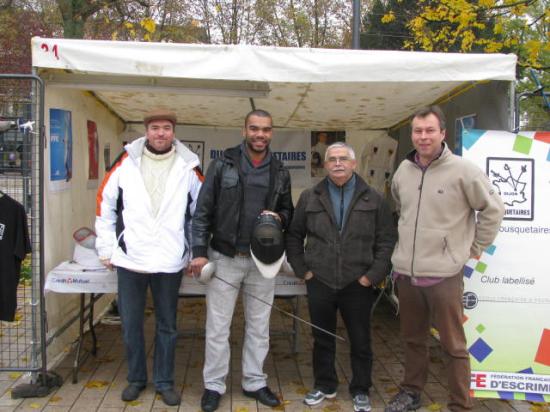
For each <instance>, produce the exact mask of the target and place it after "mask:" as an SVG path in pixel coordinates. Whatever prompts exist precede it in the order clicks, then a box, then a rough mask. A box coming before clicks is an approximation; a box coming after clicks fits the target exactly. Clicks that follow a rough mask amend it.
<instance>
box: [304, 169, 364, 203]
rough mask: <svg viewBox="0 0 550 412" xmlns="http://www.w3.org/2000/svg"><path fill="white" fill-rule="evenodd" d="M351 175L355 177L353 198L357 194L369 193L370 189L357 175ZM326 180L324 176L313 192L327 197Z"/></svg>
mask: <svg viewBox="0 0 550 412" xmlns="http://www.w3.org/2000/svg"><path fill="white" fill-rule="evenodd" d="M353 174H354V175H355V192H354V195H353V197H354V198H355V196H356V195H357V194H362V193H363V192H366V191H370V190H371V187H370V186H369V185H368V184H367V182H365V181H364V180H363V179H362V178H361V176H359V175H358V174H357V173H355V172H354V173H353ZM327 180H328V176H326V177H325V178H324V179H323V180H321V181H320V182H319V183H317V184H316V185H315V186H313V191H314V192H315V193H316V194H318V195H325V196H329V193H328V188H327V183H328V182H327Z"/></svg>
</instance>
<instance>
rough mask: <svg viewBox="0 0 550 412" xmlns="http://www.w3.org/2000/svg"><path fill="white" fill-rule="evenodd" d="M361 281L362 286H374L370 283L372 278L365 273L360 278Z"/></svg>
mask: <svg viewBox="0 0 550 412" xmlns="http://www.w3.org/2000/svg"><path fill="white" fill-rule="evenodd" d="M359 283H360V284H361V286H364V287H366V288H368V287H369V286H372V283H370V280H369V278H368V277H367V276H366V275H363V276H361V277H360V278H359Z"/></svg>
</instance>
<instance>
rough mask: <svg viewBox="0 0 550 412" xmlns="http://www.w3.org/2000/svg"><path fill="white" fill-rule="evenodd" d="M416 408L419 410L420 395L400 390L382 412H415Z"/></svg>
mask: <svg viewBox="0 0 550 412" xmlns="http://www.w3.org/2000/svg"><path fill="white" fill-rule="evenodd" d="M418 408H420V394H419V393H414V392H408V391H406V390H404V389H401V390H400V391H399V393H398V394H397V395H395V396H394V397H393V398H392V400H391V401H390V403H389V404H388V406H386V409H384V412H407V411H416V410H417V409H418Z"/></svg>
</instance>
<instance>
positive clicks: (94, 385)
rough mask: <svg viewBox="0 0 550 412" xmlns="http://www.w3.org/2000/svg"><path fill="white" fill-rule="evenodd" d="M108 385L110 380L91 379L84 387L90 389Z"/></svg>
mask: <svg viewBox="0 0 550 412" xmlns="http://www.w3.org/2000/svg"><path fill="white" fill-rule="evenodd" d="M108 385H109V382H108V381H89V382H88V383H87V384H86V385H84V387H85V388H88V389H101V388H104V387H106V386H108Z"/></svg>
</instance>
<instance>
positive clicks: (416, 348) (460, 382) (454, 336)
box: [397, 273, 472, 412]
mask: <svg viewBox="0 0 550 412" xmlns="http://www.w3.org/2000/svg"><path fill="white" fill-rule="evenodd" d="M397 288H398V289H397V290H398V294H399V316H400V324H401V336H402V337H403V342H404V349H405V377H404V378H403V382H402V384H401V386H402V387H404V388H405V389H408V390H410V391H413V392H417V393H420V392H421V391H422V390H423V389H424V385H425V384H426V381H427V378H428V364H429V352H428V339H429V337H430V326H431V324H432V322H433V324H434V326H435V328H436V329H437V331H438V332H439V337H440V342H441V346H442V348H443V351H444V364H445V371H446V373H447V381H448V384H449V393H450V401H449V405H448V406H449V409H450V410H451V411H453V412H457V411H468V410H471V409H472V401H471V399H470V356H469V353H468V348H467V346H466V336H465V334H464V328H463V326H462V323H463V321H464V308H463V306H462V293H463V290H464V286H463V278H462V273H459V274H457V275H456V276H453V277H450V278H446V279H445V280H443V281H442V282H441V283H438V284H436V285H433V286H428V287H418V286H413V285H411V279H410V277H408V276H401V277H399V278H398V280H397Z"/></svg>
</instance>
